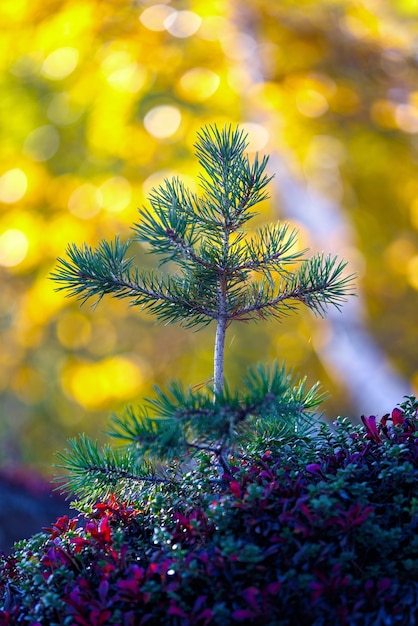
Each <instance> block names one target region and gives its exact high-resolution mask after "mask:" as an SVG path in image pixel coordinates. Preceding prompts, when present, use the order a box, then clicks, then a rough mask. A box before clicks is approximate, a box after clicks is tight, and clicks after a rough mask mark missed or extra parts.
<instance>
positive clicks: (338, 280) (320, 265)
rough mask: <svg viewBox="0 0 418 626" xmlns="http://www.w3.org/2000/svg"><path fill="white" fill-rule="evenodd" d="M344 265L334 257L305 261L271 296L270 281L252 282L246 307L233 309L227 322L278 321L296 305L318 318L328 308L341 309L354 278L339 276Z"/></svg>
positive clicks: (320, 256)
mask: <svg viewBox="0 0 418 626" xmlns="http://www.w3.org/2000/svg"><path fill="white" fill-rule="evenodd" d="M346 265H347V264H346V263H345V262H342V261H339V260H338V259H337V258H335V257H331V256H327V257H324V256H323V255H317V256H315V257H313V258H311V259H309V260H307V261H305V262H304V263H303V264H302V266H301V267H300V268H299V270H298V271H297V272H296V273H295V274H290V275H289V277H288V278H285V279H284V280H283V281H282V284H281V285H279V290H278V292H276V293H274V291H273V287H272V285H271V283H270V281H266V280H264V281H261V282H260V283H257V282H254V283H253V284H252V285H251V287H250V289H249V290H247V293H246V300H247V302H246V304H244V305H240V306H236V307H235V308H234V310H233V312H232V313H231V314H230V319H236V320H246V321H248V320H252V319H257V318H261V319H267V318H268V317H273V318H280V317H281V316H282V315H284V314H286V313H289V312H291V311H294V310H295V309H296V305H297V303H298V302H300V303H302V304H305V305H306V306H307V307H308V308H309V309H311V310H312V311H313V312H314V313H316V314H318V315H320V316H321V317H322V316H324V315H325V314H326V307H327V306H329V305H333V306H335V307H336V308H337V309H340V308H341V304H342V302H344V301H345V300H346V299H347V297H348V296H349V295H352V294H351V293H350V291H349V290H350V289H351V287H352V282H353V278H354V276H353V275H350V276H345V277H342V273H343V271H344V268H345V267H346Z"/></svg>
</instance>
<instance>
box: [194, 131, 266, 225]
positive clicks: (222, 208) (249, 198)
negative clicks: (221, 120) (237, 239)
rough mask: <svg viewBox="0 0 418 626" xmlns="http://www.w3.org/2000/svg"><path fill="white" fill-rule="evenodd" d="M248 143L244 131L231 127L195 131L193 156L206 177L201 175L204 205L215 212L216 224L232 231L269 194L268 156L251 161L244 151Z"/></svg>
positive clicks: (250, 215) (249, 215) (247, 217)
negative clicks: (194, 151)
mask: <svg viewBox="0 0 418 626" xmlns="http://www.w3.org/2000/svg"><path fill="white" fill-rule="evenodd" d="M246 146H247V141H246V136H245V134H244V133H243V131H240V130H234V131H233V130H232V128H231V126H228V127H224V129H223V130H222V131H219V130H218V129H217V128H216V127H214V126H208V127H206V128H204V129H203V130H202V131H201V132H200V133H198V141H197V143H196V145H195V147H196V156H197V158H198V161H199V163H200V164H201V166H202V167H203V169H204V170H205V172H206V174H207V176H208V178H205V177H203V176H200V177H199V178H200V182H201V186H202V188H203V190H204V191H205V204H206V206H209V207H211V209H212V211H213V214H214V215H218V218H217V220H216V223H217V224H218V225H220V226H225V227H226V228H227V230H228V232H233V231H235V230H237V229H239V228H241V227H242V226H243V224H244V223H245V222H246V221H248V220H249V219H250V218H251V217H252V216H253V215H254V214H253V213H251V212H250V211H249V209H250V208H252V207H253V206H254V205H256V204H258V203H259V202H261V201H262V200H265V199H266V198H267V197H268V194H267V193H265V192H264V191H263V190H264V188H265V187H266V186H267V185H268V183H269V182H270V180H271V177H269V176H267V175H266V174H264V171H265V169H266V166H267V163H268V157H263V158H262V160H261V161H259V159H258V156H256V157H255V159H254V162H253V163H252V164H251V163H250V161H249V159H248V156H246V155H245V154H244V152H245V148H246Z"/></svg>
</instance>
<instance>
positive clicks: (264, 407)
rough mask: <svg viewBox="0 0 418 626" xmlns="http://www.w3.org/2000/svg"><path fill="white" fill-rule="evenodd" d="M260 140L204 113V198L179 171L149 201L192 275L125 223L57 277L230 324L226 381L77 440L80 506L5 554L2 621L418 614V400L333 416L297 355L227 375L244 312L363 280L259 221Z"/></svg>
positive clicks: (71, 468)
mask: <svg viewBox="0 0 418 626" xmlns="http://www.w3.org/2000/svg"><path fill="white" fill-rule="evenodd" d="M245 149H246V137H245V135H244V133H243V132H242V131H240V130H239V129H238V128H237V129H231V128H230V127H228V128H224V129H223V130H218V128H217V127H207V128H204V129H203V130H202V131H201V132H200V133H199V135H198V141H197V145H196V150H197V158H198V160H199V162H200V164H201V166H202V170H203V171H202V174H201V177H200V183H201V187H202V191H203V193H202V195H201V196H197V195H195V194H192V193H191V192H190V191H189V190H187V189H186V188H185V187H184V185H183V184H182V183H181V182H180V181H179V180H178V179H174V180H172V181H168V180H167V181H165V183H164V185H162V186H160V187H158V188H157V189H154V190H153V192H152V193H151V196H150V204H151V208H150V209H142V210H140V221H139V223H138V224H136V225H135V226H134V233H135V235H134V241H138V242H141V243H143V244H146V245H147V246H148V248H149V251H150V252H152V253H155V254H157V255H159V256H160V258H161V265H163V266H165V269H167V270H168V271H169V270H171V269H172V267H173V266H177V273H174V274H170V273H168V272H167V273H165V274H163V273H162V274H157V273H154V272H145V271H141V270H140V269H138V268H136V267H134V261H133V259H132V258H129V257H127V252H128V248H129V246H130V244H131V243H132V242H127V243H121V242H120V240H119V239H118V238H116V239H115V240H114V242H112V243H109V242H107V241H102V242H101V243H100V244H99V245H98V247H97V248H96V249H92V248H91V247H89V246H87V245H84V246H82V247H77V246H76V245H71V246H69V248H68V250H67V253H68V255H67V258H66V259H60V260H59V266H58V269H57V271H56V272H55V273H54V275H53V278H54V280H55V281H57V282H58V288H59V289H64V290H67V291H68V293H69V295H73V296H77V297H78V298H80V299H82V300H83V301H85V300H88V299H89V298H91V297H93V298H96V301H99V300H100V299H101V298H102V297H103V295H105V294H112V295H114V296H115V297H117V298H128V299H129V300H130V304H131V305H133V306H140V307H142V308H144V309H146V310H148V311H149V312H151V313H154V314H155V315H156V316H157V318H158V319H159V320H160V321H163V322H180V323H181V324H182V325H183V326H186V327H192V326H196V327H202V326H205V325H207V324H210V323H211V322H212V321H213V322H215V325H216V332H215V347H214V374H213V382H212V384H208V385H207V387H205V388H198V389H196V388H194V389H185V388H184V386H183V385H181V384H180V383H172V384H171V385H169V386H168V388H167V389H166V390H164V389H161V388H157V389H156V397H155V398H154V399H151V400H148V401H147V402H146V404H145V407H139V408H129V409H127V411H126V413H125V414H124V415H122V416H119V417H116V416H115V417H113V418H112V423H111V427H110V435H111V436H112V437H113V438H115V439H116V441H117V443H118V444H119V445H117V446H114V447H111V446H104V447H103V448H102V449H99V447H98V445H97V443H95V442H94V441H92V440H90V439H89V438H87V437H85V436H81V437H80V438H79V439H75V440H72V441H71V442H70V446H69V449H68V450H67V451H66V452H64V453H61V454H60V455H59V463H60V467H61V469H64V470H66V474H65V477H64V479H63V478H62V477H60V480H64V483H65V488H66V490H67V491H68V492H70V493H72V494H74V495H75V497H76V502H75V503H74V507H75V508H76V509H78V511H79V514H78V515H77V516H75V517H74V518H72V519H70V518H68V517H62V518H59V519H58V520H57V521H56V522H55V523H54V524H53V525H52V526H51V528H49V529H46V530H45V531H44V532H42V533H40V534H39V535H36V536H34V537H33V538H32V539H30V540H28V541H24V542H21V543H20V544H18V545H17V546H16V548H15V551H14V553H13V554H12V555H11V556H10V557H3V559H2V560H1V562H0V573H1V581H0V597H1V598H2V604H3V606H2V609H0V625H3V624H4V625H6V624H23V623H29V624H32V625H34V626H35V625H38V626H39V625H41V626H46V625H55V624H65V625H68V626H72V625H76V624H80V625H85V626H96V625H97V626H99V625H104V624H123V625H126V626H131V625H136V624H139V625H142V624H148V625H154V624H155V625H157V624H164V625H165V624H167V625H170V626H171V625H173V626H175V625H177V626H183V625H184V626H189V625H190V626H191V625H200V626H205V625H210V624H213V625H216V626H223V625H225V626H226V625H228V624H232V623H245V624H260V625H263V626H265V625H267V626H289V625H293V624H294V625H296V624H298V625H299V624H312V625H318V626H319V625H322V624H324V625H328V624H329V625H330V626H331V624H332V625H334V624H347V625H349V626H360V625H365V624H370V626H372V625H373V626H375V625H379V624H382V626H383V625H385V624H398V623H399V624H405V623H408V624H416V623H418V609H417V606H418V583H417V575H418V541H417V538H416V530H417V526H418V498H417V489H416V488H417V483H418V432H417V431H418V417H417V409H418V403H417V401H416V400H415V399H414V398H412V397H411V398H407V399H406V401H405V402H404V403H403V404H402V405H401V408H396V409H394V411H393V412H392V414H391V415H388V416H385V417H384V418H383V419H382V420H381V421H380V423H379V422H378V421H377V419H376V418H375V417H374V416H370V417H367V418H363V422H364V427H365V429H366V430H364V427H363V429H362V427H360V426H359V427H356V426H353V425H351V424H350V422H349V421H348V420H341V419H340V420H337V422H336V423H335V425H334V427H333V428H331V427H330V426H328V425H327V424H326V423H325V422H323V421H321V420H320V419H319V418H318V417H317V415H316V410H317V406H318V404H319V403H320V402H321V399H322V395H321V393H320V391H319V388H318V385H315V386H314V387H313V388H311V389H306V385H305V380H301V381H299V382H296V381H295V380H294V379H293V377H292V376H291V375H290V374H288V373H287V372H286V369H285V367H284V366H280V367H279V366H278V365H274V366H271V367H267V366H257V367H254V368H252V369H250V371H249V372H248V374H247V376H246V378H245V379H244V380H243V382H242V384H241V386H240V387H239V389H237V390H236V391H231V390H230V389H229V387H228V385H227V384H226V383H225V380H224V356H225V335H226V331H227V328H228V327H229V325H230V324H231V323H232V322H233V321H248V320H257V319H267V318H269V317H270V318H277V319H279V318H280V317H281V316H282V315H285V314H287V313H290V312H292V311H293V310H294V309H295V308H296V307H297V306H298V304H300V303H301V304H304V305H306V306H307V307H309V308H310V309H311V310H312V311H314V312H315V313H317V314H319V315H323V314H324V313H325V311H326V307H327V306H328V305H335V306H337V307H339V306H340V305H341V303H342V302H343V300H344V299H345V298H346V297H347V296H348V295H349V294H350V290H351V283H352V277H351V276H344V267H345V263H344V262H341V261H339V260H338V259H336V258H333V257H330V256H324V255H323V254H320V255H316V256H311V257H308V258H306V257H305V254H306V251H298V250H297V249H296V248H295V244H296V239H297V233H296V232H295V231H293V230H290V229H289V227H288V226H287V225H285V224H284V225H283V224H280V223H278V224H274V225H272V226H263V227H262V228H260V229H259V230H258V231H257V232H256V234H255V235H254V236H249V235H248V233H247V232H246V230H245V226H246V224H247V222H248V221H249V220H250V219H251V218H252V217H254V215H255V213H254V207H255V206H256V205H257V204H258V203H259V202H260V201H261V200H263V199H265V198H266V197H267V196H266V191H265V189H266V186H267V184H268V182H269V180H270V178H269V176H268V175H267V174H266V171H265V170H266V166H267V158H266V157H265V158H263V159H261V160H259V159H258V157H255V159H254V160H253V161H252V162H251V161H250V160H249V158H248V157H247V156H246V154H245ZM163 269H164V268H163ZM120 444H123V445H120ZM0 606H1V605H0Z"/></svg>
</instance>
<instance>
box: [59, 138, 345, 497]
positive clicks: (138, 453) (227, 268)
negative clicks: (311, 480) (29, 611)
mask: <svg viewBox="0 0 418 626" xmlns="http://www.w3.org/2000/svg"><path fill="white" fill-rule="evenodd" d="M246 147H247V136H246V135H245V133H244V132H243V131H242V130H240V129H239V128H235V129H233V128H231V127H225V128H223V129H222V130H219V129H218V128H217V127H216V126H208V127H205V128H203V129H202V130H201V132H200V133H199V134H198V138H197V143H196V156H197V159H198V161H199V163H200V166H201V169H202V172H201V174H200V176H199V179H200V187H201V190H202V193H201V194H200V195H197V194H194V193H192V192H191V191H190V190H189V189H187V188H186V187H185V185H184V184H183V183H182V182H181V181H180V180H179V179H178V178H174V179H173V180H166V181H165V182H164V184H163V185H161V186H159V187H157V188H155V189H154V190H153V191H152V192H151V195H150V196H149V204H150V207H149V208H143V209H141V210H140V211H139V218H140V219H139V221H138V223H137V224H135V225H134V227H133V233H134V235H133V237H132V239H131V240H130V241H127V242H125V243H122V242H121V241H120V239H119V238H118V237H116V238H115V239H114V241H113V242H108V241H105V240H104V241H101V242H100V243H99V244H98V246H97V247H96V248H91V247H90V246H87V245H83V246H81V247H79V246H77V245H75V244H71V245H70V246H69V247H68V248H67V256H66V258H61V259H58V267H57V269H56V271H55V272H54V273H53V275H52V278H53V279H54V280H55V281H56V283H57V285H58V286H57V289H58V290H65V291H66V292H67V295H69V296H75V297H77V298H78V299H80V300H81V301H82V302H85V301H87V300H89V299H90V298H93V299H94V302H95V304H97V303H98V302H99V301H100V300H101V298H102V297H103V296H104V295H105V294H110V295H112V296H114V297H116V298H127V299H128V300H129V303H130V305H131V306H139V307H141V308H142V309H145V310H146V311H148V312H149V313H151V314H154V315H155V316H156V318H157V319H158V320H159V321H161V322H165V323H172V322H178V323H180V324H181V325H182V326H184V327H186V328H190V327H197V328H201V327H203V326H206V325H208V324H211V323H214V324H215V326H216V330H215V342H214V343H215V345H214V359H213V362H214V372H213V384H210V385H208V386H207V387H206V388H204V389H199V390H192V389H185V388H184V387H183V386H182V385H181V384H180V383H172V384H171V385H169V386H168V388H167V389H165V390H164V389H157V390H156V397H155V398H154V399H151V400H148V401H147V402H146V404H145V406H143V407H138V408H129V409H128V410H127V411H126V413H125V414H124V415H123V416H119V417H116V416H115V417H114V418H113V419H112V424H111V430H110V434H111V435H112V436H113V437H114V438H116V439H117V440H118V441H119V442H123V444H124V445H125V448H124V449H123V451H121V450H120V449H116V450H115V451H112V449H111V448H109V447H106V448H105V449H104V450H102V451H99V450H98V448H97V446H95V444H93V443H92V442H90V441H89V440H88V439H86V438H85V437H84V438H82V439H80V440H79V441H73V442H71V448H70V450H68V451H67V452H65V453H63V454H61V455H60V460H61V465H62V467H64V468H65V469H67V470H69V472H70V477H69V478H67V487H68V488H70V489H71V490H73V491H75V492H76V493H77V494H78V495H79V496H81V497H87V496H91V497H97V496H103V493H104V492H108V491H109V490H111V491H113V492H115V491H118V490H119V491H122V492H123V493H124V494H125V495H126V493H131V492H132V486H133V485H136V487H135V489H137V488H138V489H139V487H137V486H139V485H142V487H141V488H144V485H145V484H146V483H149V482H154V483H158V482H161V483H165V482H170V481H172V480H176V479H177V478H178V476H177V473H178V469H176V470H173V471H169V470H167V469H165V470H162V466H161V465H159V463H160V462H161V461H163V460H165V461H167V462H168V465H167V467H168V466H169V465H170V459H173V458H178V457H180V458H183V459H185V458H190V456H193V454H199V453H200V452H202V451H205V452H207V453H209V454H210V455H211V457H212V458H213V460H214V466H216V467H217V468H218V470H219V472H218V476H219V475H220V476H222V473H227V472H228V471H229V465H230V457H231V454H236V453H238V452H239V451H241V452H240V453H243V450H245V442H246V441H247V442H248V441H249V440H251V437H252V436H254V433H255V432H256V431H257V432H258V433H259V434H260V433H263V432H265V436H266V437H267V438H268V437H269V436H270V437H271V436H272V433H275V434H274V438H275V439H276V440H280V438H283V437H284V436H286V437H290V436H291V435H292V434H293V435H296V434H298V436H301V435H302V434H303V433H308V432H309V431H310V429H312V428H313V427H314V426H315V416H314V410H315V407H316V406H317V405H318V404H319V402H320V401H321V399H322V395H321V393H320V392H319V389H318V386H317V385H316V386H315V387H314V388H312V389H310V390H306V389H305V383H304V381H302V382H299V383H297V382H296V381H294V380H293V378H292V377H291V376H290V375H289V374H288V373H287V372H286V370H285V368H284V367H279V366H278V365H274V366H273V367H270V368H268V367H261V366H259V367H258V368H253V369H252V370H251V371H250V372H249V373H248V375H247V377H246V379H245V380H244V381H243V383H242V385H241V387H240V389H239V390H237V391H234V392H232V391H230V390H229V389H228V386H227V385H226V384H225V380H224V356H225V336H226V331H227V328H228V327H229V325H230V324H231V323H232V322H233V321H249V320H260V319H262V320H265V319H269V318H273V319H281V318H282V317H283V316H284V315H287V314H289V313H290V312H292V311H294V310H295V309H296V308H297V307H298V306H299V305H300V304H303V305H305V306H307V307H308V308H309V309H311V310H312V311H313V312H314V313H315V314H318V315H320V316H323V315H324V314H325V312H326V308H327V306H329V305H333V306H336V307H337V308H340V306H341V304H342V302H343V301H344V300H345V299H346V297H347V296H348V295H350V290H351V284H352V278H353V277H352V276H345V275H344V268H345V266H346V264H345V263H344V262H343V261H340V260H339V259H338V258H336V257H332V256H329V255H328V256H326V255H324V254H318V255H314V256H310V257H307V256H306V252H307V251H306V250H303V251H301V250H298V249H297V248H296V246H295V244H296V242H297V231H295V230H292V229H290V228H289V226H288V225H287V224H282V223H280V222H278V223H275V224H272V225H264V226H262V227H261V228H260V229H259V230H258V231H257V232H256V233H255V235H252V236H250V235H249V234H248V232H247V230H246V228H245V227H246V226H247V222H248V221H249V220H251V219H252V218H253V217H254V216H255V211H254V207H255V206H256V205H257V204H259V203H260V202H261V201H262V200H264V199H266V198H267V197H268V196H267V192H266V187H267V185H268V183H269V181H270V180H271V177H270V176H269V175H268V174H267V173H266V167H267V163H268V157H263V158H261V159H259V158H258V156H256V157H255V158H254V159H253V160H250V159H249V157H248V155H247V154H246V152H245V150H246ZM138 242H139V243H140V244H142V245H145V246H146V247H147V249H148V250H149V252H150V253H152V254H155V255H158V257H159V266H158V268H157V270H158V271H144V270H142V269H140V268H138V267H136V266H135V265H134V260H133V258H132V257H129V256H128V250H129V248H130V246H131V245H133V244H135V243H138ZM168 262H170V265H169V266H167V263H168ZM173 265H174V266H175V267H176V271H175V272H174V273H168V272H164V271H163V270H164V269H165V268H167V267H172V266H173ZM159 268H160V269H159ZM263 424H264V426H263ZM251 429H252V430H253V435H251ZM263 429H264V430H263ZM268 433H270V435H269V434H268Z"/></svg>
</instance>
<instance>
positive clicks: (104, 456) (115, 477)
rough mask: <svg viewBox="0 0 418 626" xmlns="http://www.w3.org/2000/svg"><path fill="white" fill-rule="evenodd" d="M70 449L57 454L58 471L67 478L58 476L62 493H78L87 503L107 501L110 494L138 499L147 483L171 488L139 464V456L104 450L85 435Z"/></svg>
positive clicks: (147, 467) (109, 448) (106, 448)
mask: <svg viewBox="0 0 418 626" xmlns="http://www.w3.org/2000/svg"><path fill="white" fill-rule="evenodd" d="M69 445H70V449H69V450H65V451H64V452H61V453H58V454H57V458H58V459H59V461H60V463H59V464H57V466H56V467H58V468H60V469H62V470H65V471H66V472H68V474H65V475H60V476H57V478H56V479H55V480H56V481H57V482H59V483H60V490H63V491H66V492H69V493H75V494H77V496H78V497H79V498H80V499H82V500H84V501H90V502H92V501H94V500H95V499H96V498H107V497H110V495H111V494H115V495H121V494H123V495H124V496H127V494H129V495H130V497H131V498H132V496H133V495H134V494H136V495H138V494H139V493H140V492H141V490H143V488H144V484H145V483H149V484H152V485H155V484H159V483H161V484H168V483H170V482H171V480H172V479H170V478H169V477H168V476H164V475H158V474H157V473H156V470H155V468H154V467H152V466H151V465H150V464H147V463H145V462H144V461H142V462H141V461H140V460H139V457H138V455H137V454H132V453H130V452H129V451H126V450H125V451H122V450H120V449H115V448H111V447H110V446H104V447H103V448H102V450H99V448H98V445H97V442H93V441H91V440H90V439H89V438H88V437H86V436H85V435H82V436H80V437H79V439H71V440H70V441H69Z"/></svg>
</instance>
